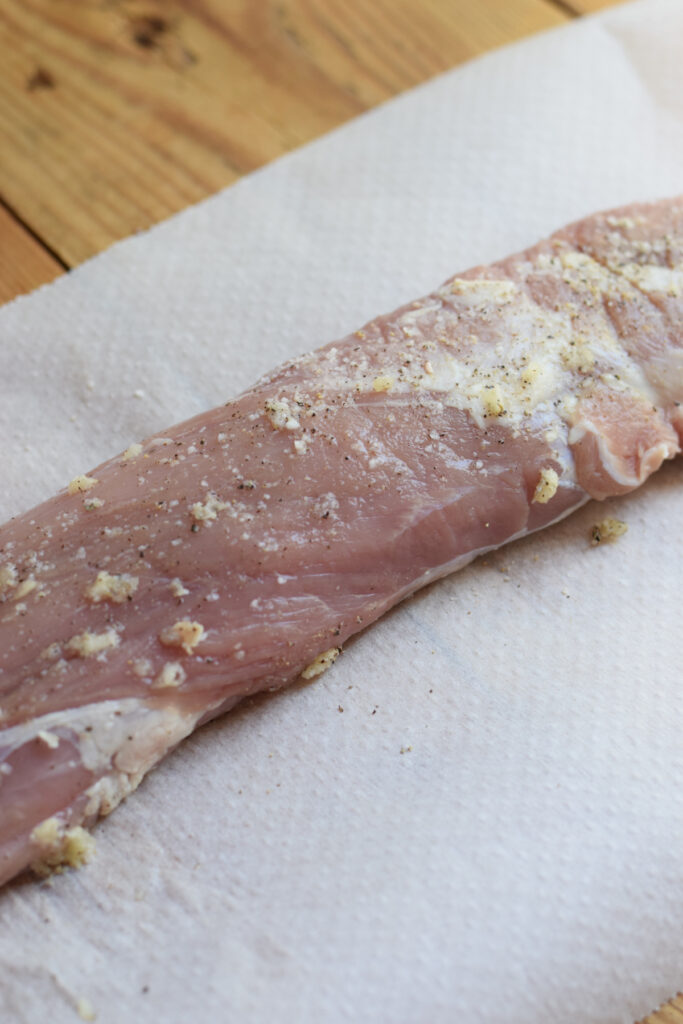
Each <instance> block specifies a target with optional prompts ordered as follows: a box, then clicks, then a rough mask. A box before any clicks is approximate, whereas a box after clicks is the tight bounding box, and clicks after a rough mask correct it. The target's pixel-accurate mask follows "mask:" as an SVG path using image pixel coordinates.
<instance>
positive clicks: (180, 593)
mask: <svg viewBox="0 0 683 1024" xmlns="http://www.w3.org/2000/svg"><path fill="white" fill-rule="evenodd" d="M169 589H170V591H171V593H172V594H173V596H174V597H185V595H186V594H189V593H190V591H189V590H188V589H187V587H184V586H183V583H182V580H179V579H178V577H177V576H176V578H175V579H174V580H171V582H170V583H169Z"/></svg>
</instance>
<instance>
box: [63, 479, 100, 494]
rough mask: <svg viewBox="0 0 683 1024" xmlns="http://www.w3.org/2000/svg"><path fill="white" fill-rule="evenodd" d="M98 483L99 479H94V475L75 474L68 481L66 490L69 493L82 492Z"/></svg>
mask: <svg viewBox="0 0 683 1024" xmlns="http://www.w3.org/2000/svg"><path fill="white" fill-rule="evenodd" d="M98 483H99V480H96V479H95V477H94V476H75V477H74V478H73V480H72V481H71V482H70V483H69V486H68V488H67V490H68V492H69V494H82V493H83V492H84V491H89V490H90V488H91V487H94V486H95V484H98Z"/></svg>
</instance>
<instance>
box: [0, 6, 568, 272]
mask: <svg viewBox="0 0 683 1024" xmlns="http://www.w3.org/2000/svg"><path fill="white" fill-rule="evenodd" d="M567 17H568V16H567V15H566V14H565V13H563V12H562V11H561V10H560V9H559V8H557V7H556V6H554V4H552V3H549V2H548V0H505V2H502V0H485V2H477V3H472V2H471V0H421V2H419V3H416V2H415V0H373V2H372V3H369V2H368V0H58V2H55V0H3V2H2V4H0V52H1V53H2V55H3V58H2V61H1V62H0V196H1V197H3V198H4V199H5V201H6V202H7V204H8V205H9V206H11V207H12V208H13V209H14V210H16V211H17V213H18V214H19V215H20V217H21V219H22V220H24V221H25V222H26V223H28V224H30V226H31V228H32V229H33V231H34V232H35V233H36V234H38V235H39V236H40V237H41V238H42V239H44V240H45V241H46V243H47V244H48V245H49V246H50V247H51V249H52V250H53V251H54V252H56V253H57V254H58V255H59V256H60V257H61V259H63V260H64V261H65V263H67V264H68V265H69V266H73V265H75V264H77V263H79V262H81V261H82V260H83V259H85V258H86V257H88V256H90V255H92V254H93V253H96V252H99V251H100V250H101V249H103V248H105V247H106V246H107V245H109V244H110V243H111V242H113V241H115V240H116V239H118V238H121V237H123V236H125V235H128V234H131V233H133V232H135V231H139V230H141V229H143V228H146V227H148V226H149V225H151V224H153V223H155V222H156V221H159V220H161V219H162V218H164V217H166V216H168V215H169V214H171V213H173V212H175V211H177V210H180V209H182V208H183V207H185V206H187V205H188V204H190V203H193V202H195V201H197V200H199V199H201V198H203V197H204V196H206V195H209V194H210V193H212V192H214V191H216V190H217V189H219V188H221V187H222V186H224V185H227V184H230V183H231V182H232V181H234V180H235V179H236V178H238V177H239V176H240V175H242V174H244V173H246V172H248V171H250V170H253V169H254V168H256V167H258V166H260V165H262V164H264V163H266V162H267V161H269V160H272V159H273V158H274V157H276V156H278V155H280V154H281V153H284V152H286V151H287V150H289V149H292V148H293V147H295V146H298V145H300V144H301V143H303V142H306V141H307V140H309V139H312V138H315V137H317V136H319V135H321V134H322V133H323V132H325V131H328V130H329V129H331V128H333V127H335V126H336V125H338V124H340V123H341V122H343V121H345V120H347V119H348V118H351V117H353V116H354V115H356V114H359V113H361V112H362V111H363V110H366V109H368V108H369V107H372V106H375V105H376V104H377V103H380V102H381V101H382V100H385V99H387V98H389V97H390V96H393V95H395V94H396V93H398V92H401V91H402V90H403V89H406V88H408V87H410V86H412V85H415V84H417V83H419V82H422V81H424V80H425V79H426V78H429V77H430V76H431V75H434V74H435V73H437V72H439V71H442V70H445V69H447V68H449V67H452V66H453V65H454V64H457V63H459V62H461V61H463V60H466V59H467V58H469V57H472V56H474V55H476V54H478V53H482V52H483V51H485V50H489V49H491V48H492V47H495V46H498V45H500V44H503V43H506V42H509V41H511V40H513V39H517V38H520V37H521V36H524V35H528V34H530V33H532V32H535V31H538V30H539V29H544V28H548V27H551V26H554V25H559V24H562V23H563V22H565V21H566V20H567Z"/></svg>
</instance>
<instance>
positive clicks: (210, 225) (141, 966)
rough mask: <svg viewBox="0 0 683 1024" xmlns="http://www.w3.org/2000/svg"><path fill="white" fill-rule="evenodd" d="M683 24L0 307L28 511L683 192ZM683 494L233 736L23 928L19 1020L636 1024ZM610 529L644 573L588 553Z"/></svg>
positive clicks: (655, 954) (665, 800) (588, 518)
mask: <svg viewBox="0 0 683 1024" xmlns="http://www.w3.org/2000/svg"><path fill="white" fill-rule="evenodd" d="M682 40H683V7H682V6H681V4H680V3H679V2H678V0H648V2H645V3H641V4H635V5H630V6H627V7H624V8H619V9H617V10H615V11H612V12H609V13H607V14H605V15H604V16H602V17H600V18H598V19H591V20H587V21H582V22H579V23H574V24H572V25H570V26H569V27H568V28H565V29H561V30H559V31H555V32H551V33H549V34H544V35H542V36H539V37H536V38H534V39H532V40H530V41H527V42H524V43H522V44H519V45H516V46H513V47H510V48H507V49H504V50H502V51H499V52H497V53H494V54H491V55H489V56H486V57H484V58H482V59H480V60H478V61H475V62H473V63H471V64H469V65H467V66H465V67H462V68H459V69H457V70H456V71H454V72H452V73H450V74H447V75H444V76H442V77H440V78H439V79H437V80H435V81H433V82H431V83H429V84H427V85H425V86H423V87H421V88H419V89H417V90H414V91H413V92H411V93H409V94H407V95H404V96H402V97H401V98H399V99H397V100H394V101H392V102H391V103H389V104H387V105H385V106H384V107H382V108H381V109H379V110H377V111H374V112H372V113H370V114H368V115H366V116H364V117H362V118H360V119H358V120H357V121H355V122H353V123H352V124H350V125H347V126H345V127H344V128H342V129H340V130H339V131H337V132H335V133H333V134H332V135H330V136H328V137H326V138H324V139H322V140H320V141H318V142H316V143H314V144H313V145H310V146H308V147H306V148H305V149H303V150H300V151H299V152H297V153H295V154H293V155H291V156H288V157H286V158H284V159H282V160H280V161H278V162H277V163H275V164H273V165H271V166H270V167H267V168H265V169H264V170H262V171H260V172H258V173H256V174H253V175H252V176H250V177H249V178H247V179H245V180H243V181H241V182H240V183H238V184H237V185H236V186H234V187H233V188H231V189H229V190H228V191H226V192H224V193H222V194H220V195H218V196H216V197H214V198H212V199H210V200H208V201H207V202H204V203H203V204H201V205H200V206H198V207H195V208H193V209H191V210H189V211H186V212H184V213H182V214H181V215H179V216H177V217H175V218H173V219H172V220H170V221H168V222H167V223H165V224H163V225H161V226H159V227H157V228H155V229H154V230H152V231H151V232H149V233H148V234H145V235H142V236H138V237H135V238H132V239H129V240H127V241H126V242H123V243H121V244H119V245H117V246H115V247H114V248H112V249H110V250H109V251H108V252H106V253H105V254H104V255H102V256H99V257H97V258H96V259H94V260H92V261H91V262H90V263H88V264H86V265H85V266H83V267H81V268H80V269H78V270H77V271H75V272H74V273H72V274H70V275H69V276H68V277H67V278H65V279H62V280H60V281H58V282H57V283H56V284H54V285H50V286H48V287H46V288H43V289H42V290H41V291H39V292H38V293H36V294H34V295H32V296H30V297H28V298H24V299H19V300H17V301H16V302H14V303H12V304H11V305H9V306H8V307H5V308H4V309H2V310H1V311H0V352H1V353H2V366H3V384H2V402H1V403H0V431H1V435H0V436H2V437H3V439H4V448H3V459H2V462H3V477H4V479H3V487H2V489H1V493H0V515H2V518H4V517H6V516H9V515H11V514H13V513H15V512H17V511H19V510H21V509H23V508H26V507H28V506H29V505H30V504H32V503H34V502H36V501H38V500H40V499H42V498H44V497H47V496H48V495H50V494H51V493H52V492H53V491H55V490H56V489H57V488H58V487H60V486H61V485H62V484H63V483H64V481H66V480H68V479H70V478H71V477H72V476H73V475H75V474H76V473H78V472H81V471H83V470H85V469H87V468H89V467H91V466H93V465H95V464H96V463H97V462H98V461H100V460H102V459H104V458H105V457H107V456H109V455H110V454H112V453H113V452H115V451H117V450H121V449H123V448H124V447H126V446H127V445H128V443H129V442H130V441H132V440H135V439H138V438H140V437H143V436H144V435H146V434H148V433H150V432H152V431H154V430H157V429H161V428H163V427H165V426H167V425H169V424H170V423H172V422H175V421H178V420H180V419H182V418H185V417H187V416H190V415H192V414H193V413H196V412H199V411H200V410H202V409H204V408H206V407H209V406H212V405H215V404H217V403H219V402H221V401H224V400H225V399H226V398H227V397H229V396H230V395H233V394H235V393H237V392H238V391H239V390H241V389H242V388H244V387H245V386H247V385H248V384H250V383H251V382H252V381H253V380H254V379H255V378H256V377H257V375H258V374H259V373H261V372H262V371H264V370H266V369H268V368H270V367H272V366H273V365H274V364H276V363H277V362H279V361H281V360H283V359H284V358H286V357H288V356H290V355H292V354H294V353H297V352H300V351H303V350H305V349H308V348H312V347H316V346H317V345H319V344H322V343H324V342H325V341H328V340H330V339H332V338H334V337H336V336H341V335H343V334H344V333H345V332H346V331H348V330H350V329H352V328H355V327H358V326H360V325H361V324H362V323H363V322H364V321H365V320H366V319H368V318H370V317H371V316H373V315H374V314H376V313H379V312H383V311H386V310H389V309H391V308H393V307H394V306H396V305H398V304H399V303H401V302H403V301H405V300H408V299H410V298H414V297H416V296H417V295H419V294H421V293H423V292H426V291H428V290H430V289H431V288H433V287H434V286H435V285H437V284H438V283H439V282H440V281H441V280H442V279H444V278H445V277H447V276H448V275H450V274H452V273H454V272H456V271H458V270H462V269H465V268H467V267H468V266H471V265H472V264H475V263H477V262H480V261H485V260H488V259H491V258H496V257H499V256H503V255H505V254H507V253H509V252H512V251H515V250H517V249H520V248H522V247H524V246H526V245H528V244H531V243H533V242H534V241H536V240H537V239H538V238H540V237H542V236H543V235H545V234H547V233H549V232H550V231H552V230H553V229H554V228H557V227H559V226H561V225H562V224H563V223H565V222H566V221H569V220H571V219H573V218H576V217H579V216H582V215H584V214H587V213H589V212H591V211H593V210H596V209H599V208H604V207H609V206H614V205H617V204H619V203H622V202H628V201H630V200H634V199H648V198H655V197H659V196H664V195H668V194H671V195H673V194H677V193H679V192H681V191H682V190H683V189H682V181H683V179H682V175H681V167H682V166H683V42H682ZM682 475H683V468H682V467H681V466H679V465H673V466H670V467H668V468H666V469H665V470H663V471H662V472H661V473H660V474H659V475H658V477H657V478H656V479H654V480H653V481H652V482H650V483H649V484H648V485H647V486H646V487H645V488H644V489H643V491H642V493H638V494H636V495H634V496H629V497H628V498H626V499H623V500H621V501H619V502H612V503H609V504H608V507H607V508H605V507H600V508H599V507H597V506H589V507H586V508H585V509H583V510H582V511H581V512H579V513H577V514H576V515H575V516H574V517H573V518H571V519H570V520H568V521H566V522H565V523H562V524H560V525H559V526H557V527H555V528H553V529H552V530H550V531H548V532H547V533H546V534H545V535H543V534H542V535H539V536H537V537H534V538H532V539H530V540H528V541H525V542H522V543H518V544H516V545H513V546H512V547H510V548H509V549H503V551H501V552H500V553H498V554H497V555H495V556H490V557H489V558H488V559H486V560H485V562H478V563H476V564H474V565H473V566H471V567H470V568H469V569H467V570H466V571H464V572H461V573H460V574H459V575H457V576H455V577H453V578H452V579H450V580H447V581H445V582H442V583H440V584H438V585H436V586H433V587H431V588H430V589H428V590H427V591H426V592H424V593H422V594H420V595H418V596H417V597H416V598H414V599H413V600H411V601H409V602H407V603H406V604H404V605H403V606H402V607H401V608H399V609H398V610H396V611H395V612H394V613H392V614H391V615H389V616H387V618H386V619H385V620H383V621H382V622H381V623H380V624H379V625H378V626H376V627H374V628H373V629H372V630H371V631H370V632H368V633H367V634H366V635H364V636H363V637H361V638H360V639H358V640H357V641H356V642H353V643H350V644H349V645H348V649H347V651H346V652H345V654H344V656H343V658H342V659H340V661H339V662H338V663H337V665H335V667H334V669H333V670H331V671H330V672H329V673H327V674H326V675H325V676H323V677H322V679H321V680H320V681H319V682H317V683H316V684H314V685H310V686H307V687H294V688H292V689H291V690H289V691H287V692H285V693H282V694H280V695H277V696H273V697H270V698H263V699H260V700H257V701H255V702H253V704H252V705H251V706H248V707H245V708H243V709H240V710H238V711H236V712H235V713H233V714H232V715H230V716H228V717H227V718H226V719H224V720H222V721H220V722H217V723H215V724H213V725H211V726H210V727H208V728H206V729H204V730H203V731H202V732H200V733H199V734H198V735H196V736H194V737H193V738H191V739H190V740H189V741H187V742H186V743H185V744H184V745H183V746H182V748H181V749H180V750H179V751H178V752H177V753H176V754H175V755H173V756H172V757H171V758H169V759H168V761H167V762H166V763H165V764H164V765H163V766H162V768H161V769H159V770H158V771H156V772H155V773H153V775H151V776H150V777H149V778H148V779H147V780H146V782H145V783H144V784H143V785H142V787H141V788H140V790H139V791H138V793H137V794H136V795H135V796H134V797H133V798H131V799H130V800H129V801H128V802H127V803H126V804H125V805H124V806H122V807H121V808H120V809H119V810H118V811H117V812H116V813H115V814H114V815H113V817H112V818H111V819H110V820H108V821H107V822H105V823H103V824H102V825H101V826H99V827H98V829H97V840H98V856H97V859H96V861H95V862H94V863H93V864H92V865H90V866H89V867H88V868H86V869H85V870H83V871H81V872H78V873H72V874H69V875H67V876H63V877H61V878H58V879H57V880H56V881H55V882H54V884H53V885H51V886H49V885H47V886H46V885H43V884H37V883H29V884H20V885H14V886H10V887H8V888H7V889H6V890H5V891H4V892H3V893H1V894H0V1020H1V1021H2V1022H3V1024H4V1022H12V1024H13V1022H15V1021H16V1022H20V1024H23V1022H29V1024H33V1022H43V1021H45V1020H47V1019H49V1020H50V1021H51V1022H54V1024H60V1022H62V1021H64V1022H69V1021H73V1020H77V1019H78V1018H77V1014H76V1006H77V1003H78V1000H79V999H80V998H83V997H84V998H87V1000H88V1001H89V1003H90V1004H91V1005H92V1006H93V1007H94V1009H95V1010H96V1012H97V1020H98V1022H100V1024H119V1022H121V1021H124V1020H126V1019H134V1020H135V1021H136V1022H138V1024H146V1022H150V1024H152V1022H154V1024H157V1022H168V1024H175V1022H181V1021H183V1022H184V1021H187V1020H191V1021H193V1024H205V1022H206V1024H208V1022H223V1021H231V1022H233V1021H235V1022H237V1021H238V1022H240V1024H255V1022H261V1021H268V1022H280V1021H282V1022H288V1024H289V1022H292V1021H296V1022H300V1024H309V1022H310V1024H313V1022H315V1024H320V1022H326V1024H327V1022H329V1024H337V1022H340V1024H341V1022H354V1024H364V1022H368V1024H371V1022H372V1024H384V1022H387V1024H390V1022H391V1024H395V1022H401V1024H402V1022H410V1024H414V1022H420V1024H440V1022H444V1024H445V1022H449V1024H450V1022H452V1021H455V1020H458V1021H467V1022H470V1021H487V1022H488V1021H493V1020H495V1021H497V1022H501V1024H513V1022H514V1024H517V1022H519V1024H522V1022H524V1024H529V1022H545V1021H548V1020H553V1021H572V1022H574V1021H581V1022H587V1024H597V1022H600V1024H607V1022H622V1021H623V1022H629V1021H632V1020H633V1019H634V1018H635V1017H636V1016H639V1015H642V1014H644V1013H645V1012H647V1011H648V1010H650V1009H652V1007H653V1006H655V1004H657V1003H658V1002H659V1001H661V1000H662V999H665V998H668V997H669V996H670V995H672V994H673V993H674V991H675V990H676V989H677V988H679V987H680V986H681V984H682V983H683V957H682V956H681V933H682V932H683V925H681V921H683V745H682V743H681V736H683V692H682V686H681V682H682V681H681V678H680V677H681V673H680V646H679V642H678V636H679V610H678V566H679V565H680V564H681V557H682V556H683V534H682V532H681V531H680V529H679V528H678V527H679V524H680V519H681V514H680V507H681V506H680V493H681V484H682V483H683V481H682V480H681V476H682ZM608 511H616V512H618V515H619V517H620V518H623V519H625V520H626V521H627V522H628V524H629V532H628V534H627V535H626V537H625V538H623V539H622V540H621V541H620V542H619V543H618V544H617V545H615V546H614V547H611V548H605V549H591V548H590V547H589V545H588V533H589V529H590V525H591V524H592V523H593V522H594V521H595V519H596V517H601V516H602V515H604V514H605V513H607V512H608Z"/></svg>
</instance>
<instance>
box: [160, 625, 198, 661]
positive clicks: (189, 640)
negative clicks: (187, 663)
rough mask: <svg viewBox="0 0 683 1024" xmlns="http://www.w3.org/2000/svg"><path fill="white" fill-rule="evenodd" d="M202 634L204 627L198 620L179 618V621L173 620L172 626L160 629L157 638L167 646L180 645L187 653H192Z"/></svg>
mask: <svg viewBox="0 0 683 1024" xmlns="http://www.w3.org/2000/svg"><path fill="white" fill-rule="evenodd" d="M204 636H205V633H204V627H203V626H202V624H201V623H200V622H190V621H189V620H188V619H181V620H180V622H174V623H173V625H172V626H167V627H166V628H165V629H162V631H161V633H160V634H159V639H160V640H161V642H162V644H166V646H167V647H182V649H183V650H184V651H185V652H186V653H187V654H192V651H193V650H194V648H195V647H196V646H197V644H198V643H200V642H201V641H202V640H203V639H204Z"/></svg>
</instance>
